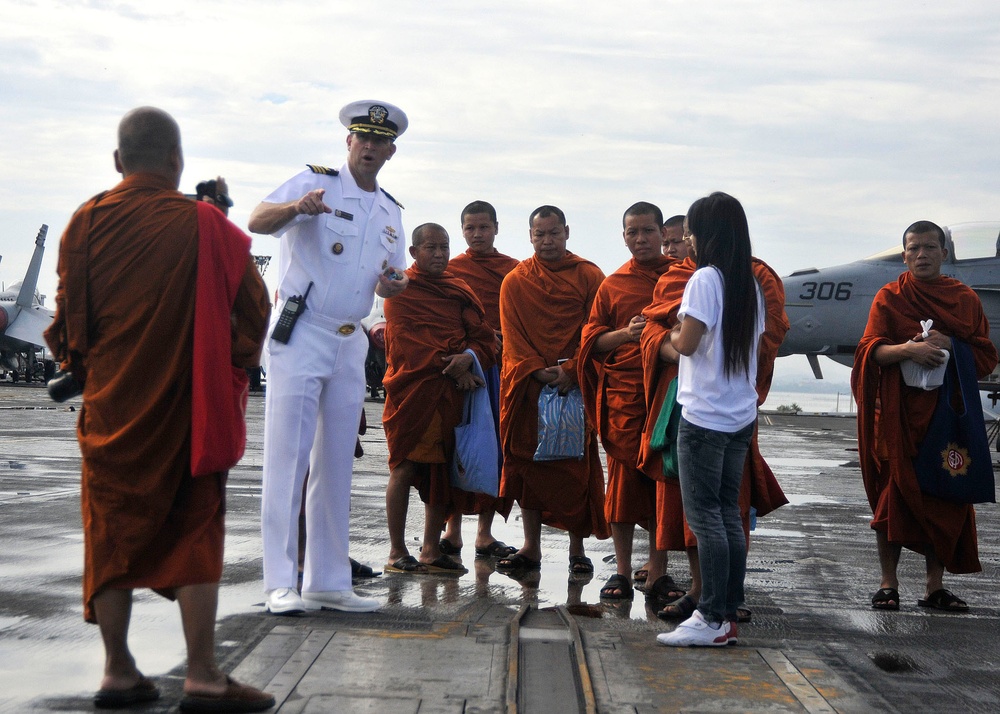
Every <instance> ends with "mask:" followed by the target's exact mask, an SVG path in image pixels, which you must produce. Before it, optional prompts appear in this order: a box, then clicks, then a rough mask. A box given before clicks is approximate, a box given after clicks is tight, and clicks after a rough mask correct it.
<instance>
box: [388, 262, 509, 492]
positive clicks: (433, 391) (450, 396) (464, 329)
mask: <svg viewBox="0 0 1000 714" xmlns="http://www.w3.org/2000/svg"><path fill="white" fill-rule="evenodd" d="M406 274H407V276H409V278H410V283H409V285H408V286H407V288H406V290H404V291H403V292H402V293H400V294H399V295H397V296H395V297H392V298H387V299H386V301H385V307H384V309H385V321H386V323H385V357H386V371H385V377H384V378H383V379H382V384H384V385H385V409H384V410H383V412H382V425H383V427H384V428H385V440H386V443H387V444H388V447H389V468H395V467H397V466H398V465H399V464H401V463H402V462H403V461H412V462H415V463H418V464H425V465H427V466H421V467H419V468H418V471H419V473H418V483H416V484H415V485H417V486H418V488H419V490H420V495H421V498H422V499H423V500H424V501H425V502H433V503H441V504H442V505H450V504H451V502H452V494H451V487H450V485H449V476H448V471H449V464H450V462H451V459H452V457H453V455H454V451H455V427H456V426H457V425H458V424H459V422H461V421H462V408H463V405H464V400H465V392H463V391H460V390H459V389H458V388H457V387H456V386H455V382H454V380H452V379H451V378H450V377H447V376H445V375H444V374H442V371H443V370H444V368H445V362H444V357H446V356H448V355H454V354H460V353H462V352H464V351H465V350H466V349H471V350H472V351H473V352H475V353H476V357H477V358H478V359H479V363H480V365H482V367H483V369H484V370H487V369H489V368H490V367H491V366H492V365H493V364H494V363H495V361H496V356H495V349H496V347H495V343H496V335H495V334H494V333H493V328H492V327H490V325H489V323H487V322H486V316H485V313H484V311H483V307H482V305H481V304H480V302H479V298H477V297H476V296H475V294H474V293H473V292H472V290H471V289H470V288H469V286H468V285H466V284H465V281H464V280H460V279H459V278H456V277H455V276H454V275H452V274H451V273H450V272H448V271H445V272H444V273H443V274H441V275H438V276H432V275H428V274H427V273H425V272H423V271H421V270H420V268H418V267H417V266H416V265H413V266H411V267H410V268H408V269H407V271H406Z"/></svg>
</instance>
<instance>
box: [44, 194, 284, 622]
mask: <svg viewBox="0 0 1000 714" xmlns="http://www.w3.org/2000/svg"><path fill="white" fill-rule="evenodd" d="M225 225H226V226H228V229H227V230H230V231H232V232H234V233H235V234H238V235H240V236H242V234H241V233H240V232H239V229H237V228H236V227H235V226H233V225H232V224H230V223H228V222H227V223H226V224H225ZM244 239H245V237H244ZM74 245H75V246H76V247H77V250H75V251H74V250H72V246H74ZM80 246H82V249H81V248H80ZM198 248H199V235H198V214H197V205H196V204H195V203H194V201H191V200H189V199H187V198H185V197H184V196H183V195H182V194H181V193H179V192H178V191H176V189H175V188H174V187H173V186H172V185H171V184H170V182H169V181H167V180H166V179H163V178H161V177H158V176H154V175H152V174H134V175H132V176H129V177H128V178H126V179H124V180H123V181H122V182H121V183H120V184H118V185H117V186H116V187H115V188H113V189H111V190H110V191H108V192H107V193H104V194H102V195H100V196H98V197H97V198H96V199H93V200H91V201H89V202H88V203H86V204H84V206H83V207H81V209H80V210H79V211H77V213H76V214H75V215H74V216H73V218H72V220H71V221H70V224H69V226H68V227H67V229H66V234H65V235H64V237H63V244H62V245H61V246H60V256H59V280H60V285H59V291H58V293H57V295H56V306H57V308H56V318H55V321H54V322H53V324H52V326H51V327H50V329H49V330H48V331H47V332H46V339H47V340H48V341H49V344H50V346H51V348H52V351H53V354H54V355H55V356H56V357H57V358H58V359H60V360H61V361H62V362H63V363H64V365H65V366H69V367H70V368H72V370H73V371H74V373H75V374H77V375H81V376H84V378H85V380H86V383H85V386H84V392H83V407H82V408H81V410H80V419H79V424H78V429H77V438H78V440H79V442H80V451H81V453H82V455H83V464H82V488H81V508H82V512H83V532H84V573H83V592H84V616H85V618H86V619H87V620H88V621H91V622H93V621H94V612H93V607H92V602H93V598H94V596H95V595H97V594H99V593H100V592H102V591H104V590H107V589H122V590H127V589H133V588H152V589H153V590H155V591H157V592H158V593H160V594H162V595H164V596H166V597H171V598H172V597H173V595H174V592H175V590H176V588H178V587H182V586H185V585H196V584H200V583H212V582H218V581H219V579H220V578H221V575H222V546H223V537H224V514H225V480H226V475H225V474H224V473H218V474H210V475H206V476H199V477H197V478H192V476H191V470H190V466H191V464H190V460H191V455H190V443H191V404H192V402H191V395H192V363H193V360H192V352H193V342H194V318H195V300H194V295H195V281H196V274H197V267H198V266H197V263H198V260H197V259H198ZM67 285H75V286H81V285H82V286H83V289H84V290H85V294H86V300H84V301H82V302H83V305H84V307H83V308H81V306H80V301H78V300H69V301H68V300H67ZM77 294H78V293H77ZM269 311H270V305H269V302H268V297H267V289H266V288H265V286H264V283H263V281H262V280H261V278H260V275H259V274H258V272H257V269H256V267H255V265H254V262H253V259H252V258H251V257H250V255H249V253H248V254H247V256H246V268H245V270H244V273H243V278H242V280H241V282H240V287H239V289H238V290H237V294H236V302H235V304H234V306H233V310H232V332H231V335H230V337H231V340H232V343H231V355H232V356H231V359H232V364H233V366H235V367H243V368H245V367H251V366H253V365H255V364H257V359H258V357H259V354H260V344H261V341H262V340H263V338H264V334H265V331H266V329H267V316H268V313H269ZM67 322H69V323H71V324H73V325H81V324H82V325H85V326H86V327H85V331H84V334H83V335H79V336H78V337H77V338H76V339H74V340H73V343H74V344H76V345H78V347H77V348H74V349H73V350H72V352H71V351H70V347H69V344H68V343H67V335H66V329H67ZM70 337H71V338H72V337H73V335H72V333H71V335H70Z"/></svg>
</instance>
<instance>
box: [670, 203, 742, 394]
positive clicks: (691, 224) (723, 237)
mask: <svg viewBox="0 0 1000 714" xmlns="http://www.w3.org/2000/svg"><path fill="white" fill-rule="evenodd" d="M687 225H688V231H689V232H690V233H692V234H693V235H694V237H695V253H696V254H697V256H696V257H697V265H698V267H699V268H704V267H706V266H709V265H711V266H714V267H715V268H718V270H719V272H720V273H722V351H723V354H724V356H725V360H724V362H723V364H724V369H725V373H726V375H727V376H732V375H734V374H736V373H737V372H743V373H744V374H746V375H748V376H752V375H750V356H751V355H750V350H751V349H753V342H754V337H755V336H756V332H757V286H756V280H755V278H754V275H753V264H752V261H751V250H750V228H749V226H747V214H746V213H745V212H744V211H743V206H742V205H740V202H739V201H737V200H736V199H735V198H733V197H732V196H730V195H729V194H726V193H722V192H721V191H716V192H715V193H713V194H711V195H709V196H706V197H705V198H699V199H698V200H697V201H695V202H694V203H692V204H691V208H689V209H688V212H687Z"/></svg>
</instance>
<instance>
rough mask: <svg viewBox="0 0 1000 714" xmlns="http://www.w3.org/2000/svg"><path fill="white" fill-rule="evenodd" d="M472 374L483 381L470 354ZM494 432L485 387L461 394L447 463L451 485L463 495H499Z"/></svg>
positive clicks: (494, 426) (491, 413)
mask: <svg viewBox="0 0 1000 714" xmlns="http://www.w3.org/2000/svg"><path fill="white" fill-rule="evenodd" d="M466 352H468V353H469V354H471V355H472V373H473V374H474V375H476V376H477V377H479V378H480V379H482V380H483V381H484V382H485V381H486V377H485V375H484V374H483V368H482V366H481V365H480V364H479V359H478V358H477V357H476V355H475V353H474V352H472V350H466ZM498 451H499V449H498V447H497V428H496V422H495V421H494V420H493V407H492V406H490V395H489V391H488V390H487V388H486V387H485V386H482V387H479V388H477V389H473V390H472V391H470V392H466V393H465V406H464V407H463V411H462V421H461V423H460V424H459V425H458V426H456V427H455V456H454V458H453V459H452V461H451V485H452V486H454V487H456V488H460V489H462V490H463V491H471V492H473V493H485V494H488V495H490V496H496V495H497V494H498V493H499V492H500V469H499V466H498V464H499V457H498Z"/></svg>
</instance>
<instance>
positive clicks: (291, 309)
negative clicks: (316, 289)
mask: <svg viewBox="0 0 1000 714" xmlns="http://www.w3.org/2000/svg"><path fill="white" fill-rule="evenodd" d="M312 286H313V284H312V281H310V282H309V287H307V288H306V294H305V295H293V296H292V297H290V298H288V299H287V300H286V301H285V306H284V307H283V308H281V315H280V316H279V317H278V324H276V325H275V326H274V330H273V331H272V332H271V339H272V340H275V341H277V342H281V343H283V344H286V345H287V344H288V340H290V339H291V338H292V329H293V328H294V327H295V323H296V322H297V321H298V319H299V317H300V316H301V315H302V313H303V312H305V311H306V298H307V297H309V291H310V290H312Z"/></svg>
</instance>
